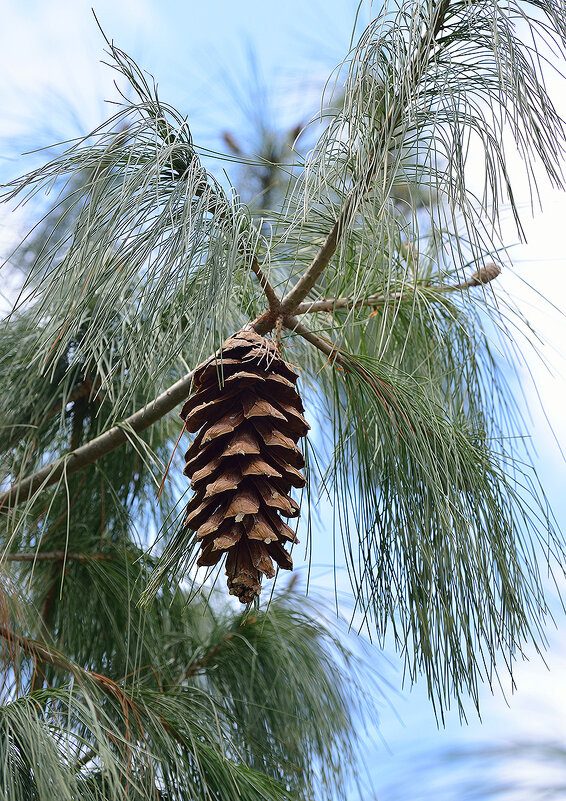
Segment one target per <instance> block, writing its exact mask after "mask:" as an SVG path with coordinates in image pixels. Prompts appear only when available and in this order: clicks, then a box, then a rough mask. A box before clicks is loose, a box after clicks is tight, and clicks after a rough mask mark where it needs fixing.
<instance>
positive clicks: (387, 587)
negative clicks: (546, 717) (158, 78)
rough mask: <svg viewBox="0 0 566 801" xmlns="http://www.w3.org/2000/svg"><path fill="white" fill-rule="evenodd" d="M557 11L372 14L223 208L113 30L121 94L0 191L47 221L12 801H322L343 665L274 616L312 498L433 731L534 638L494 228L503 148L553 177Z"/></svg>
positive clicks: (6, 345)
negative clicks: (86, 130) (432, 720)
mask: <svg viewBox="0 0 566 801" xmlns="http://www.w3.org/2000/svg"><path fill="white" fill-rule="evenodd" d="M565 19H566V16H565V14H564V8H563V4H562V3H561V2H559V0H531V2H524V3H523V2H521V3H518V2H506V3H499V2H487V0H466V2H461V1H460V0H406V2H404V3H400V4H399V5H398V7H396V9H395V10H392V11H390V10H388V9H387V8H386V9H385V10H384V11H382V12H381V13H379V14H378V15H377V17H376V18H375V19H374V20H373V22H372V23H371V24H370V25H369V27H368V28H367V29H366V31H365V32H364V33H363V35H362V36H361V38H360V40H359V42H358V43H357V44H356V45H355V46H354V47H353V49H352V51H351V52H350V53H349V54H348V56H347V58H346V60H345V62H344V64H343V65H341V68H340V69H339V71H338V73H337V74H338V79H337V81H335V82H334V83H333V84H332V86H336V87H338V89H337V90H336V91H337V93H336V96H334V97H333V96H332V94H329V91H330V90H327V91H326V93H325V96H324V97H323V103H322V108H323V109H324V113H323V114H322V115H319V116H318V117H316V118H315V119H314V120H313V122H312V125H311V126H310V128H308V130H311V131H313V134H312V135H313V136H315V135H316V141H315V143H314V146H313V147H312V150H310V151H309V152H308V153H307V154H304V153H303V154H301V152H300V149H299V148H294V149H291V148H288V152H287V150H285V149H283V152H284V153H285V156H284V157H282V156H281V155H280V154H277V153H275V151H274V150H273V149H272V150H271V151H270V154H271V156H270V158H268V159H267V160H266V159H263V160H258V161H257V162H256V164H255V167H256V168H257V170H258V172H257V173H256V174H261V176H262V178H261V181H263V183H261V181H260V185H261V186H262V189H261V193H260V197H259V200H256V201H254V202H252V201H251V200H250V201H249V202H248V203H244V202H243V201H242V199H241V197H240V196H239V195H238V194H237V192H236V191H235V190H233V189H232V188H227V187H226V186H225V185H224V184H223V183H222V182H220V180H219V178H215V177H214V175H215V172H214V167H216V170H217V171H216V175H217V176H221V175H222V162H221V160H220V159H218V160H217V163H216V164H214V163H212V159H211V158H210V157H208V156H207V157H206V159H205V158H204V156H203V155H202V152H203V151H201V150H200V149H199V144H200V143H198V144H197V143H195V142H194V141H193V138H192V135H191V130H190V124H189V121H188V120H187V119H186V118H185V117H184V116H183V114H182V113H181V112H179V111H177V110H176V109H175V108H173V107H171V106H170V105H168V104H167V103H165V102H163V101H162V100H161V98H160V97H159V95H158V92H157V89H156V86H155V84H154V83H153V81H152V80H151V78H149V77H148V75H147V73H145V72H144V71H143V70H142V69H141V68H140V67H138V66H137V64H136V63H135V62H134V61H133V60H132V59H131V58H130V57H129V56H128V55H126V54H125V53H124V52H122V51H121V50H120V49H119V48H118V47H117V46H115V45H114V44H113V43H111V42H108V51H109V55H110V58H111V59H112V64H113V66H114V68H115V69H116V70H117V71H118V72H119V74H120V75H121V76H122V77H123V78H125V79H127V81H128V83H129V86H130V93H131V94H128V95H126V96H125V97H123V98H122V100H121V104H120V106H119V108H118V111H117V112H116V113H115V114H114V115H113V116H112V117H111V118H110V119H109V120H108V121H107V122H106V123H104V124H103V125H101V126H100V127H99V128H97V129H96V130H95V131H93V132H92V133H90V134H89V135H88V136H86V137H84V138H83V139H81V140H80V141H76V142H73V143H72V144H71V146H67V147H66V148H64V149H63V150H62V151H58V152H54V154H53V157H52V158H50V159H48V160H47V161H46V162H45V163H44V164H42V165H41V166H40V167H38V168H36V169H34V170H32V171H31V172H28V173H27V174H25V175H24V176H22V177H21V178H18V179H17V180H14V181H13V182H12V183H10V184H9V185H7V186H6V187H4V195H3V196H4V199H5V201H6V202H7V203H11V204H17V203H20V202H23V201H24V200H26V201H28V202H29V203H30V205H31V206H32V208H35V209H38V208H39V209H42V210H43V216H42V217H41V221H40V222H39V223H38V224H37V225H36V226H35V227H34V229H33V231H32V233H31V234H30V236H29V237H28V238H26V240H25V241H24V242H23V243H22V244H21V246H20V247H19V248H18V249H17V250H16V251H15V253H14V254H13V255H12V256H11V258H10V259H9V260H8V262H7V265H6V266H5V269H10V268H12V269H14V268H15V267H18V268H20V269H21V270H23V271H24V273H25V277H24V279H23V280H22V283H21V287H20V291H19V294H18V296H17V298H16V299H15V302H14V304H13V308H12V310H11V311H10V313H9V315H8V316H7V318H6V320H5V321H4V323H3V328H2V336H1V337H0V362H1V364H2V368H3V369H2V370H1V372H0V384H1V388H2V391H1V392H0V449H1V451H2V487H3V491H2V494H1V496H0V514H1V520H2V526H3V529H2V551H1V553H2V556H1V559H2V561H1V571H2V587H1V591H2V595H1V603H0V618H1V619H0V644H1V647H2V654H3V657H4V660H5V664H6V670H5V671H4V674H3V678H2V682H1V687H0V690H1V693H2V697H1V703H2V706H1V707H0V742H1V749H0V754H1V756H0V788H1V789H2V792H3V793H4V795H5V796H6V797H7V798H10V799H14V801H21V800H23V799H26V801H27V800H28V799H30V801H31V800H32V799H33V801H35V800H36V799H53V798H61V799H63V798H69V799H75V798H77V799H78V798H81V799H82V798H86V799H104V800H105V801H117V800H118V799H125V798H128V799H137V798H139V799H154V798H161V799H171V801H172V799H179V801H181V800H182V799H187V801H189V799H191V801H193V799H201V798H202V799H209V798H217V799H222V801H226V799H232V798H233V799H236V798H238V799H240V798H241V799H270V800H271V799H301V798H314V797H317V796H320V797H332V795H333V794H334V795H336V796H337V797H344V792H345V787H346V782H347V777H348V774H349V769H350V765H351V764H352V763H353V762H354V754H355V750H356V735H355V730H356V725H357V711H356V710H357V707H358V706H359V705H362V706H363V703H365V701H364V699H363V691H362V690H361V688H360V686H359V683H358V680H357V665H356V661H355V659H354V658H353V657H352V654H351V653H350V651H349V650H348V649H347V648H346V647H345V646H344V643H343V642H342V636H341V635H337V634H333V633H332V628H331V627H330V628H329V627H326V626H324V625H322V624H321V621H320V619H319V613H318V612H317V611H316V610H313V609H312V608H311V607H309V603H308V601H307V600H306V599H305V598H303V597H300V596H299V594H298V593H297V592H295V591H293V590H292V589H287V590H283V591H281V589H280V587H281V584H280V581H281V580H280V579H279V583H278V585H277V588H276V590H275V593H274V594H273V597H271V595H272V589H273V583H272V582H273V577H274V575H275V574H276V567H277V568H278V569H279V568H283V569H291V568H292V566H293V562H295V563H296V562H297V561H298V560H302V559H303V554H304V550H302V549H301V548H300V547H297V545H296V541H297V529H296V528H295V527H293V526H292V525H291V523H292V522H293V521H295V520H297V519H301V520H303V521H306V524H307V525H305V526H303V527H302V529H299V533H300V532H301V531H303V532H305V534H306V535H307V536H308V537H310V538H311V542H310V543H309V547H310V548H311V549H312V551H313V552H314V553H316V548H317V542H318V541H319V539H320V538H322V537H329V536H330V535H329V533H328V532H327V531H324V530H323V527H319V526H318V525H317V522H316V520H312V521H311V520H310V519H309V513H310V511H311V510H312V509H313V508H314V507H315V506H316V503H317V499H318V498H319V497H321V496H322V495H323V494H324V495H326V496H327V497H329V498H330V499H331V501H332V508H333V516H334V517H333V521H332V528H333V535H336V536H337V537H341V541H342V543H343V553H344V559H345V561H346V564H347V567H348V571H349V576H350V580H351V586H352V592H353V597H354V604H355V613H354V614H355V619H356V621H357V623H359V624H360V625H361V626H365V627H367V628H368V629H369V630H370V631H371V632H372V634H373V635H374V636H375V637H376V639H377V641H378V642H379V643H383V642H384V641H385V639H386V638H391V641H392V642H393V643H394V644H395V646H396V648H397V649H398V650H399V652H400V653H401V654H402V656H403V659H404V660H405V669H406V675H407V676H408V678H409V680H410V681H416V680H417V679H418V678H420V677H424V680H425V681H426V684H427V687H428V692H429V696H430V699H431V701H432V703H433V704H434V707H435V710H436V712H437V714H438V716H439V717H440V718H442V716H443V714H444V711H445V709H446V708H448V707H449V706H450V705H451V704H456V705H457V706H458V707H459V708H460V709H464V705H465V704H466V702H467V701H468V700H469V699H471V701H472V703H473V704H475V705H476V706H477V704H478V697H479V687H480V685H481V684H482V683H487V684H489V685H491V684H492V683H497V681H498V671H501V670H502V669H503V670H505V671H510V672H512V670H513V663H514V661H515V659H516V657H517V655H520V654H521V653H522V650H523V649H524V647H525V646H526V645H528V644H529V643H534V644H535V645H536V646H537V647H542V646H543V645H544V622H545V617H546V615H547V613H548V607H547V603H546V601H545V598H544V593H543V582H542V578H541V571H540V567H541V560H542V559H547V561H548V563H549V565H550V567H551V569H561V565H562V564H563V556H564V553H563V542H562V539H561V537H560V535H559V534H558V533H557V532H556V531H555V530H554V527H553V522H552V517H551V515H550V513H549V511H548V509H547V505H546V502H545V498H544V495H543V493H542V492H541V490H540V488H539V487H538V485H537V482H536V476H535V475H534V474H533V472H532V471H531V470H530V469H529V467H528V465H526V461H525V460H526V455H525V453H524V451H523V450H522V449H521V446H520V445H517V444H516V443H517V439H516V438H515V435H516V434H518V433H523V432H524V428H523V421H522V420H521V417H520V411H519V407H518V406H517V404H516V403H515V401H514V398H513V394H512V392H511V391H510V390H509V389H508V386H507V383H506V379H505V375H506V373H505V368H504V366H503V364H502V356H501V354H503V355H505V354H508V355H509V356H510V357H511V361H512V360H513V359H514V358H516V355H517V353H518V352H519V349H520V343H517V340H516V338H514V337H515V328H514V324H513V320H512V319H510V314H511V312H512V309H511V306H510V305H509V304H508V302H507V299H506V298H505V296H504V294H502V293H498V290H497V284H498V280H497V279H498V276H499V275H500V272H501V263H502V261H504V259H503V258H502V252H503V251H502V243H500V242H499V241H498V238H497V230H498V219H499V212H500V206H501V204H502V203H506V204H509V206H510V208H511V209H512V210H513V213H514V215H515V218H516V220H517V224H518V225H520V221H519V217H518V211H517V209H516V207H515V203H514V197H513V191H512V187H511V183H510V178H509V173H508V168H507V157H506V152H505V149H504V146H503V135H504V134H506V135H507V134H511V136H512V137H513V138H514V142H515V145H516V147H517V148H518V150H519V152H520V154H521V156H522V157H523V159H524V161H525V165H526V169H527V170H530V169H531V165H532V160H533V157H534V155H535V154H536V156H537V157H538V158H539V159H540V161H541V163H542V165H543V166H544V168H545V169H546V172H547V174H548V176H549V177H550V179H551V180H552V181H554V183H555V184H556V185H558V186H563V178H562V173H561V159H562V156H563V150H564V144H565V141H566V137H565V134H566V130H565V126H564V122H563V121H562V119H561V118H560V116H559V115H558V113H557V112H556V110H555V108H554V106H553V104H552V100H551V99H550V97H549V96H548V94H547V91H546V89H545V84H544V78H543V75H542V72H541V59H542V58H543V57H544V52H545V48H548V47H549V46H550V47H552V48H553V50H554V53H555V54H559V55H560V57H561V58H564V56H565V49H566V22H565ZM525 31H528V34H529V37H530V41H531V44H526V43H525V41H523V39H522V38H521V37H522V36H524V34H525ZM532 42H534V46H533V44H532ZM537 48H538V49H537ZM329 86H330V84H329ZM299 133H300V131H299V130H298V129H297V130H296V131H294V132H293V135H289V136H287V137H286V138H285V141H287V142H291V143H294V142H295V140H296V137H297V136H298V135H299ZM225 142H226V146H227V149H228V150H230V151H231V159H234V158H236V159H240V160H241V162H242V164H243V165H244V166H245V167H246V169H248V170H249V169H250V168H253V167H254V164H253V160H250V159H249V158H246V157H245V155H244V154H242V153H241V152H238V151H239V148H238V144H237V142H236V141H235V140H234V138H233V137H232V136H230V135H228V134H227V135H226V136H225ZM478 143H479V144H480V145H481V148H482V152H483V155H484V165H483V166H484V179H485V181H484V189H483V192H482V193H481V194H480V195H477V194H474V193H472V191H471V190H470V189H469V187H468V185H467V182H466V173H465V168H466V155H467V152H468V150H469V148H470V146H471V145H477V144H478ZM274 154H275V155H277V158H275V157H274ZM259 171H261V172H259ZM49 190H51V194H50V195H47V197H46V196H45V193H46V192H48V191H49ZM179 414H180V415H181V417H179ZM307 432H310V433H308V437H307V436H306V435H307ZM187 434H188V435H190V437H191V438H190V439H187ZM179 440H182V441H183V442H186V443H187V447H188V450H187V451H186V465H185V476H186V477H185V476H183V475H182V474H181V469H179V467H181V465H179V463H178V461H179V460H178V453H177V449H176V443H177V442H178V441H179ZM183 450H184V449H183ZM189 483H190V484H191V486H190V487H189ZM305 485H306V488H305ZM303 488H305V489H303ZM301 491H302V494H301ZM157 496H158V498H157ZM302 536H303V535H301V537H302ZM153 540H157V541H156V543H155V544H153ZM152 544H153V547H151V546H152ZM224 574H227V580H228V581H227V584H228V590H229V593H230V594H231V595H235V596H237V597H238V598H239V600H240V602H242V606H241V608H240V607H239V606H238V605H237V602H234V599H233V598H230V594H229V593H228V592H227V591H226V590H224V589H222V584H223V579H224V578H225V576H224ZM260 599H261V600H262V603H261V604H260ZM362 702H363V703H362Z"/></svg>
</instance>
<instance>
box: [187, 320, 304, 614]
mask: <svg viewBox="0 0 566 801" xmlns="http://www.w3.org/2000/svg"><path fill="white" fill-rule="evenodd" d="M297 378H298V376H297V373H296V372H295V371H294V370H293V369H292V367H291V366H290V365H289V364H287V363H286V362H285V361H284V360H283V359H282V358H281V357H280V355H279V353H278V351H277V347H276V345H275V343H274V342H273V341H270V340H268V339H265V338H264V337H262V336H260V335H259V334H256V333H255V332H254V331H247V330H245V331H240V332H239V333H237V334H234V336H232V337H230V338H229V339H227V340H226V342H225V343H224V345H223V346H222V349H221V353H220V355H215V356H213V357H211V358H210V359H208V360H207V361H206V362H204V363H203V364H201V365H199V366H198V367H197V368H196V370H195V372H194V379H193V382H194V387H195V392H194V394H193V395H192V396H191V397H190V398H189V400H188V401H187V402H186V403H185V405H184V407H183V409H182V411H181V418H182V419H183V420H184V421H185V427H186V428H187V430H188V431H189V432H191V433H196V432H198V433H197V435H196V437H195V439H194V441H193V443H192V445H191V446H190V448H189V449H188V451H187V452H186V454H185V460H186V465H185V469H184V473H185V475H186V476H188V477H189V478H190V479H191V488H192V489H193V490H194V495H193V497H192V498H191V500H190V501H189V504H188V505H187V510H186V512H187V517H186V520H185V525H186V526H187V527H188V528H190V529H191V530H192V531H195V532H196V537H197V540H198V541H199V545H200V548H201V552H200V555H199V558H198V561H197V565H198V566H199V567H203V566H213V565H216V564H217V563H218V562H219V561H220V559H221V558H222V556H223V555H224V553H226V554H227V558H226V575H227V576H228V589H229V591H230V593H231V594H232V595H236V596H237V597H238V598H239V599H240V601H241V602H242V603H250V602H251V601H253V599H254V598H255V597H256V596H257V595H259V593H260V591H261V575H262V574H263V575H265V576H267V578H272V577H273V576H274V575H275V570H274V567H273V560H274V561H275V562H276V563H277V564H278V565H279V567H281V568H284V569H285V570H291V569H292V567H293V562H292V560H291V556H290V555H289V553H288V551H287V550H285V548H284V547H283V546H284V544H285V543H287V542H290V543H293V542H297V539H296V537H295V532H294V531H293V529H292V528H290V526H289V525H287V523H285V521H284V520H283V519H282V517H281V516H283V517H286V518H293V517H298V515H299V506H298V504H297V502H296V501H295V500H294V499H293V498H291V497H290V496H289V491H290V490H291V487H297V488H300V487H304V486H305V483H306V482H305V478H304V476H303V474H302V473H301V472H300V469H301V468H302V467H303V466H304V463H305V462H304V457H303V454H302V453H301V451H300V450H299V448H298V447H297V442H298V440H299V439H300V438H301V437H304V436H305V435H306V433H307V431H308V430H309V428H310V426H309V425H308V423H307V422H306V420H305V418H304V417H303V412H304V407H303V404H302V402H301V399H300V397H299V395H298V393H297V390H296V388H295V384H296V382H297Z"/></svg>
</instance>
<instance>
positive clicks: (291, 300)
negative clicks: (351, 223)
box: [281, 195, 354, 317]
mask: <svg viewBox="0 0 566 801" xmlns="http://www.w3.org/2000/svg"><path fill="white" fill-rule="evenodd" d="M353 198H354V196H353V195H350V196H349V197H348V199H347V200H346V202H345V203H344V206H343V207H342V211H341V212H340V214H339V216H338V219H337V220H336V222H335V223H334V225H333V226H332V230H331V231H330V233H329V234H328V236H327V237H326V239H325V240H324V243H323V245H322V247H321V248H320V250H319V251H318V253H317V254H316V256H315V257H314V259H313V260H312V262H311V263H310V265H309V267H307V269H306V271H305V272H304V273H303V275H302V276H301V277H300V278H299V280H298V281H297V283H296V284H295V286H294V287H293V289H291V290H290V291H289V292H287V294H286V295H285V297H284V298H283V300H282V301H281V314H282V315H283V316H284V317H286V316H288V315H289V314H292V313H293V312H294V311H295V310H296V308H297V306H298V305H299V303H300V302H301V301H302V300H304V299H305V298H306V296H307V295H308V294H309V292H310V291H311V289H312V288H313V287H314V285H315V284H316V282H317V281H318V279H319V277H320V275H321V274H322V272H323V270H324V268H325V267H326V266H327V265H328V262H329V261H330V259H331V258H332V256H333V255H334V253H335V251H336V248H337V247H338V242H339V241H340V237H341V236H342V233H343V231H344V228H345V227H346V223H347V221H348V218H349V215H350V209H351V206H352V203H353Z"/></svg>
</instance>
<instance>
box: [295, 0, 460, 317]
mask: <svg viewBox="0 0 566 801" xmlns="http://www.w3.org/2000/svg"><path fill="white" fill-rule="evenodd" d="M449 5H450V0H440V2H439V3H438V4H436V7H435V8H434V11H433V13H432V17H431V25H430V27H429V29H428V30H427V31H425V32H424V33H423V35H422V37H421V40H420V44H419V46H418V47H417V49H416V52H415V56H414V59H413V62H412V64H411V66H410V68H409V70H408V77H407V85H406V87H404V88H403V91H402V92H401V93H400V96H399V98H398V102H397V103H396V105H395V106H392V107H391V109H390V111H389V113H388V115H387V118H386V120H385V124H384V126H383V128H382V130H381V132H380V140H381V142H388V141H390V140H391V139H392V138H393V133H394V131H395V128H396V127H397V125H398V124H399V122H400V120H401V119H402V116H403V112H404V109H405V104H406V97H407V93H408V92H410V91H411V90H413V89H414V87H415V86H416V85H417V84H418V82H419V80H420V76H421V72H422V70H423V69H424V68H425V66H426V62H427V59H428V57H429V55H430V51H431V49H432V48H433V47H434V45H435V39H436V37H437V36H438V34H439V32H440V31H441V30H442V27H443V25H444V19H445V17H446V14H447V13H448V9H449ZM378 153H379V148H378V147H377V146H374V147H373V148H372V151H371V153H370V156H369V163H368V167H367V170H366V172H365V175H363V177H362V179H361V180H360V182H359V184H358V185H357V186H354V188H353V189H352V191H351V192H350V194H349V195H348V197H347V198H346V200H345V202H344V204H343V206H342V209H341V211H340V213H339V215H338V217H337V219H336V222H335V223H334V225H333V226H332V229H331V230H330V233H329V234H328V236H327V237H326V239H325V240H324V243H323V245H322V247H321V248H320V250H319V251H318V253H317V254H316V256H315V257H314V259H313V260H312V262H311V264H310V265H309V267H308V268H307V270H306V272H305V273H304V274H303V275H302V276H301V278H299V280H298V281H297V283H296V284H295V286H294V287H293V288H292V289H291V290H290V291H289V292H288V293H287V294H286V295H285V297H284V298H283V300H282V301H281V314H282V315H283V316H284V317H285V316H287V315H289V314H293V313H294V312H296V310H297V307H298V305H299V303H301V301H303V300H304V299H305V298H306V297H307V295H308V294H309V292H310V291H311V290H312V289H313V288H314V286H315V284H316V282H317V281H318V279H319V278H320V276H321V274H322V273H323V271H324V269H325V267H327V266H328V263H329V262H330V259H331V258H332V256H333V255H334V253H335V252H336V248H337V247H338V244H339V242H340V239H341V237H342V235H343V234H344V231H345V230H347V228H348V223H349V222H350V219H351V217H352V216H353V215H354V214H355V213H356V210H357V207H358V204H359V201H360V200H361V199H362V198H363V196H364V195H365V194H366V193H367V192H368V191H369V189H370V187H371V183H372V181H373V178H374V176H375V174H376V171H377V170H378V168H379V166H380V162H379V160H378V158H377V156H378Z"/></svg>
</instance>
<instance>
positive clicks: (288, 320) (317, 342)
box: [283, 316, 344, 364]
mask: <svg viewBox="0 0 566 801" xmlns="http://www.w3.org/2000/svg"><path fill="white" fill-rule="evenodd" d="M283 325H284V326H285V328H288V329H289V330H290V331H292V332H293V333H294V334H299V335H300V336H302V337H303V339H306V340H307V342H310V343H311V345H314V346H315V348H318V349H319V350H320V351H322V353H325V354H326V355H327V356H328V361H329V362H331V363H334V362H337V363H338V364H342V363H343V361H344V360H343V358H342V354H341V352H340V348H339V347H338V345H335V344H334V343H333V342H331V341H330V340H329V339H325V338H324V337H320V336H318V334H315V333H314V332H313V331H311V330H310V329H309V328H307V327H306V326H305V325H303V324H302V323H301V322H299V320H297V318H296V317H292V316H287V317H285V318H284V319H283Z"/></svg>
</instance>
